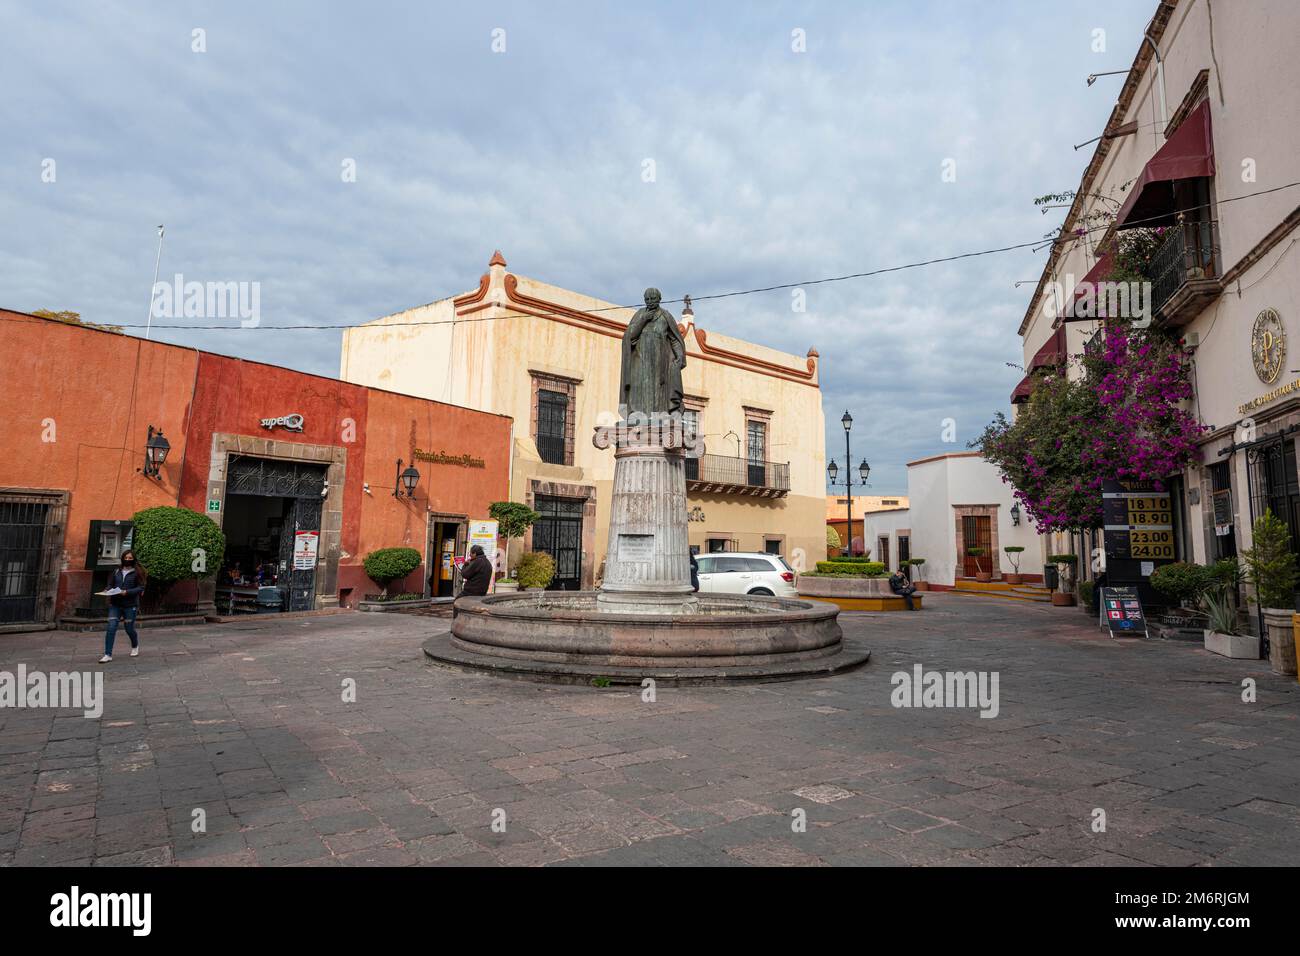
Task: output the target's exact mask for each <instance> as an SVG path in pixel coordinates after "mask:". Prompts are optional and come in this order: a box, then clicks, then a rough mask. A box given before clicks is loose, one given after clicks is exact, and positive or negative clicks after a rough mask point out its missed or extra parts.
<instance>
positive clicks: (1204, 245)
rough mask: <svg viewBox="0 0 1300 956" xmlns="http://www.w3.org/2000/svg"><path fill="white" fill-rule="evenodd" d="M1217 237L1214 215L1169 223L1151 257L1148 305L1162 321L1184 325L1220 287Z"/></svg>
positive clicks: (1215, 295)
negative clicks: (1203, 218)
mask: <svg viewBox="0 0 1300 956" xmlns="http://www.w3.org/2000/svg"><path fill="white" fill-rule="evenodd" d="M1180 219H1181V217H1180ZM1218 238H1219V223H1218V220H1215V219H1205V220H1201V221H1199V222H1191V221H1180V222H1178V223H1176V224H1175V225H1173V226H1170V227H1169V230H1168V232H1167V233H1166V235H1165V238H1164V241H1163V242H1162V243H1161V244H1160V245H1159V247H1157V249H1156V252H1155V255H1154V256H1153V257H1152V260H1151V309H1152V312H1153V313H1154V315H1155V317H1156V318H1157V319H1159V320H1160V321H1161V322H1163V323H1165V324H1166V325H1170V326H1182V325H1186V324H1187V323H1188V322H1190V321H1191V320H1192V319H1194V318H1196V316H1197V315H1199V314H1200V313H1201V311H1202V310H1203V309H1204V308H1205V307H1206V306H1207V305H1209V304H1210V302H1211V301H1213V300H1214V299H1215V298H1216V297H1217V296H1218V295H1219V293H1220V292H1221V291H1222V288H1223V282H1222V278H1221V277H1220V275H1219V269H1218V261H1219V256H1218V253H1219V243H1218Z"/></svg>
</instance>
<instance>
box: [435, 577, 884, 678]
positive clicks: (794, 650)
mask: <svg viewBox="0 0 1300 956" xmlns="http://www.w3.org/2000/svg"><path fill="white" fill-rule="evenodd" d="M598 594H599V592H596V591H568V592H564V591H535V592H530V591H525V592H522V593H513V594H494V595H488V596H487V597H481V598H460V599H459V600H457V601H456V605H455V615H456V616H455V617H454V618H453V620H452V627H451V631H450V632H444V633H442V634H437V635H434V636H433V637H432V638H430V639H429V640H428V641H426V642H425V644H424V652H425V653H426V654H427V655H428V656H429V657H430V658H432V659H433V660H434V661H436V662H438V663H441V664H446V665H451V666H454V667H459V668H467V669H471V670H477V671H484V672H488V673H492V674H497V675H500V676H502V677H518V678H526V679H533V680H548V681H557V682H561V683H581V684H587V683H590V682H591V681H592V680H593V679H600V678H603V679H605V680H608V681H609V682H610V683H612V684H639V683H640V682H641V681H642V680H644V679H645V678H647V677H649V678H653V679H654V680H655V681H657V682H663V683H669V684H690V683H702V684H708V683H717V682H723V681H733V680H742V681H743V680H750V681H773V680H792V679H795V678H800V677H825V676H829V675H831V674H837V673H840V672H842V671H846V670H850V669H852V668H854V667H858V666H860V665H862V664H865V663H866V662H867V659H868V658H869V657H870V656H871V654H870V652H869V651H867V650H866V649H865V648H863V647H858V646H854V645H852V644H848V643H846V642H845V640H844V638H843V635H842V633H841V631H840V626H839V624H838V623H837V621H836V615H837V614H838V613H839V609H838V608H836V607H835V606H834V605H833V604H822V603H820V602H817V601H795V600H786V599H784V598H762V597H749V596H746V595H740V594H699V595H696V597H697V599H698V608H697V610H696V611H695V612H694V613H686V614H627V613H622V612H614V611H605V610H601V609H600V607H599V604H598Z"/></svg>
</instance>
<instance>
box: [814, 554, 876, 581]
mask: <svg viewBox="0 0 1300 956" xmlns="http://www.w3.org/2000/svg"><path fill="white" fill-rule="evenodd" d="M817 573H818V574H827V575H839V576H841V577H862V578H881V577H884V576H885V575H886V574H888V571H887V570H886V569H885V565H884V564H883V563H882V562H880V561H845V560H842V559H839V558H837V559H835V560H834V561H818V562H817Z"/></svg>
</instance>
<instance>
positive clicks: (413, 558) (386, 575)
mask: <svg viewBox="0 0 1300 956" xmlns="http://www.w3.org/2000/svg"><path fill="white" fill-rule="evenodd" d="M361 566H362V567H363V568H365V571H366V576H367V577H369V578H370V580H372V581H374V582H375V583H376V584H378V585H379V586H380V587H381V588H382V589H383V593H382V594H381V595H380V596H381V597H388V585H389V584H390V583H392V582H393V581H400V580H401V579H402V578H404V577H406V576H407V575H408V574H410V573H411V572H412V571H414V570H415V569H416V568H418V567H419V566H420V552H419V551H416V550H415V549H414V548H380V549H379V550H377V551H371V552H370V553H369V554H368V555H366V558H365V560H364V561H363V562H361Z"/></svg>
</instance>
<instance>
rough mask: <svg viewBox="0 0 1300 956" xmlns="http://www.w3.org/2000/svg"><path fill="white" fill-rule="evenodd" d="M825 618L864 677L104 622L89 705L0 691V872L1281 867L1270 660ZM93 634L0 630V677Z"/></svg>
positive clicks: (1019, 627)
mask: <svg viewBox="0 0 1300 956" xmlns="http://www.w3.org/2000/svg"><path fill="white" fill-rule="evenodd" d="M841 621H842V623H843V625H844V628H845V630H846V632H847V633H849V634H851V635H854V636H856V637H860V638H862V639H864V640H866V641H868V642H869V644H870V646H871V648H872V650H873V657H872V660H871V662H870V663H869V664H868V665H867V666H866V667H864V668H862V669H859V670H857V671H855V672H852V673H849V674H845V675H841V676H838V677H834V678H827V679H821V680H810V681H800V682H793V683H776V684H758V685H747V686H734V687H694V688H672V687H658V688H656V693H655V698H656V699H655V700H654V701H653V702H647V701H644V700H643V699H642V693H641V692H640V690H637V689H631V688H598V687H575V686H548V685H542V684H533V683H525V682H517V681H508V680H500V679H495V678H490V677H482V676H476V675H466V674H462V673H457V672H452V671H447V670H443V669H440V668H437V667H434V666H432V665H430V664H429V663H427V662H426V659H425V658H424V656H423V655H422V653H421V650H420V642H421V641H422V640H423V639H424V638H426V637H427V636H428V635H429V634H430V633H432V631H433V629H435V628H441V629H445V628H446V626H447V623H448V622H446V621H442V620H438V619H435V618H430V617H422V616H418V615H396V614H362V613H345V614H339V615H335V616H328V617H312V618H299V619H292V620H291V619H277V618H275V617H274V616H268V617H261V618H250V619H249V620H248V621H247V622H239V623H233V624H225V625H208V626H196V627H180V628H171V629H165V630H164V629H160V630H155V631H148V630H143V631H142V632H141V634H142V641H143V653H142V654H141V656H140V657H138V658H135V659H132V658H130V657H128V656H126V652H127V650H128V649H129V645H128V643H127V641H126V639H125V636H124V635H119V645H118V647H119V652H118V656H117V658H116V660H115V661H114V662H113V663H112V664H110V665H106V666H105V671H106V691H105V696H106V703H105V709H104V713H103V716H102V718H100V719H98V720H95V719H87V718H85V717H83V716H81V715H80V713H78V712H74V711H69V710H57V711H56V710H49V709H20V710H15V709H2V710H0V864H5V865H20V866H21V865H49V864H83V865H84V864H92V863H93V864H96V865H167V864H180V865H204V864H209V865H210V864H219V865H241V866H242V865H271V866H275V865H286V864H307V865H340V864H344V865H346V864H353V865H355V864H391V865H410V864H459V865H466V864H469V865H497V864H506V865H535V864H552V863H575V864H601V865H656V864H700V865H747V864H760V865H763V864H780V865H840V864H869V865H889V866H894V865H908V864H926V865H935V864H938V865H981V864H1014V865H1019V864H1026V865H1056V864H1063V865H1075V864H1079V865H1094V866H1096V865H1103V866H1104V865H1135V864H1137V865H1141V864H1154V865H1174V866H1195V865H1207V864H1212V865H1234V864H1280V865H1294V864H1296V863H1300V719H1298V718H1300V685H1298V684H1297V683H1296V682H1295V681H1294V679H1287V678H1282V677H1277V676H1274V675H1272V674H1271V673H1270V672H1269V670H1268V667H1267V665H1266V664H1265V663H1262V662H1254V661H1248V662H1243V661H1232V660H1227V659H1224V658H1219V657H1215V656H1213V655H1211V654H1209V653H1207V652H1205V651H1204V650H1202V649H1201V648H1200V646H1199V645H1197V644H1191V643H1170V642H1161V641H1142V640H1125V641H1112V640H1110V639H1108V638H1106V637H1105V636H1103V635H1102V633H1101V632H1100V631H1098V630H1097V629H1096V627H1095V623H1094V622H1091V621H1089V620H1088V619H1087V618H1086V616H1085V615H1084V614H1083V613H1082V612H1080V611H1079V610H1077V609H1066V608H1052V607H1050V606H1043V605H1038V604H1027V603H1015V602H1009V601H1002V600H998V599H992V598H978V597H962V596H957V595H948V594H932V595H930V596H928V597H927V600H926V609H925V610H924V611H922V612H919V613H915V614H900V613H894V614H866V613H849V614H844V615H842V616H841ZM100 642H101V638H100V636H99V635H96V634H84V633H67V632H53V631H52V632H43V633H33V634H22V635H9V636H2V637H0V671H10V672H14V671H15V670H16V668H17V666H18V665H19V664H25V665H26V666H27V667H28V668H29V669H40V670H45V671H68V670H94V669H96V668H97V667H99V665H97V664H96V663H95V661H96V659H97V658H98V656H99V654H100V653H101V650H102V648H101V644H100ZM916 664H921V665H923V667H924V668H925V670H927V671H929V670H939V671H987V672H996V673H997V674H998V678H999V712H998V714H997V716H996V717H993V718H981V717H980V716H979V714H978V712H977V711H976V710H974V709H958V708H929V709H927V708H895V707H894V706H892V705H891V700H890V698H891V692H892V691H893V689H894V688H893V685H892V683H891V676H892V675H893V674H894V673H895V672H899V671H906V672H909V673H910V672H911V671H912V669H913V667H914V665H916ZM1245 678H1252V679H1253V680H1254V681H1255V682H1256V693H1257V699H1256V701H1255V702H1254V703H1246V702H1243V700H1242V682H1243V680H1244V679H1245ZM349 679H350V680H351V681H355V697H356V699H355V702H345V701H344V700H343V697H344V692H343V689H344V683H345V682H346V681H348V680H349ZM200 809H201V810H202V811H203V815H204V816H205V818H206V832H203V833H198V834H196V833H194V832H193V826H192V823H193V821H194V820H195V818H196V813H195V811H196V810H200ZM799 810H802V811H803V813H802V814H800V813H798V812H797V811H799ZM1098 810H1100V811H1104V814H1105V830H1104V832H1095V830H1094V826H1095V824H1094V821H1095V820H1098V819H1100V818H1099V816H1098V814H1097V811H1098ZM500 811H504V832H501V830H502V827H501V826H500V825H499V824H500V821H501V820H502V818H503V817H502V813H501V812H500ZM800 819H803V820H804V821H806V828H804V829H803V831H802V832H796V826H795V824H797V822H798V821H799V820H800ZM494 820H496V821H497V822H498V826H497V827H496V828H494V827H493V822H494Z"/></svg>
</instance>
